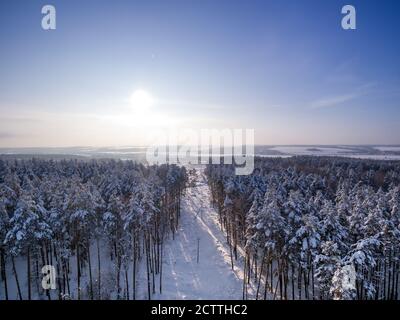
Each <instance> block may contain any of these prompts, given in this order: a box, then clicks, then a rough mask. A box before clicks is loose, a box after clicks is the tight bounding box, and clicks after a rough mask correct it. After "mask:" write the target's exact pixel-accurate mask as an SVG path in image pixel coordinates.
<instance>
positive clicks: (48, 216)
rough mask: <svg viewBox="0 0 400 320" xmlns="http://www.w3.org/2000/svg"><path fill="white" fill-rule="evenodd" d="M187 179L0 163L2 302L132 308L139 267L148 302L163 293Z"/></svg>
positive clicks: (172, 171) (161, 172)
mask: <svg viewBox="0 0 400 320" xmlns="http://www.w3.org/2000/svg"><path fill="white" fill-rule="evenodd" d="M186 179H187V175H186V169H185V168H184V167H177V166H174V165H162V166H151V167H148V166H144V165H142V164H136V163H134V162H132V161H114V160H107V161H101V160H98V161H96V160H91V161H77V160H68V161H66V160H63V161H52V160H37V159H36V160H35V159H33V160H18V161H17V160H15V161H12V160H9V161H3V160H0V250H1V263H0V271H1V277H0V279H1V281H0V282H1V290H0V299H3V300H4V299H6V300H7V299H135V298H136V297H135V295H136V291H137V290H136V284H137V283H138V280H137V279H136V277H137V269H138V268H137V266H138V264H142V265H144V270H145V278H144V279H142V280H141V285H142V286H143V287H146V289H147V290H146V292H147V298H149V299H150V298H151V296H152V295H153V294H154V293H155V292H156V291H160V292H161V291H162V283H163V282H162V271H163V269H162V267H163V247H164V245H163V243H164V240H165V239H166V238H168V237H169V236H172V237H174V235H175V232H176V230H177V227H178V221H179V216H180V199H181V197H182V194H183V192H184V189H185V184H186ZM44 265H53V266H55V268H56V270H57V275H58V276H57V290H43V288H42V285H41V281H42V278H43V274H42V273H41V268H42V266H44ZM128 270H131V271H130V272H131V274H129V275H128ZM130 279H131V281H129V280H130ZM156 279H157V280H156ZM10 287H13V288H15V290H10ZM12 291H13V292H16V293H15V295H16V296H15V295H14V293H12Z"/></svg>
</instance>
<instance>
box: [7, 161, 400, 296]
mask: <svg viewBox="0 0 400 320" xmlns="http://www.w3.org/2000/svg"><path fill="white" fill-rule="evenodd" d="M0 249H1V251H0V253H1V256H0V257H1V259H0V262H1V263H0V300H5V299H23V300H25V299H94V300H97V299H127V300H130V299H188V298H192V299H193V298H194V299H258V300H264V299H265V300H270V299H275V300H277V299H318V300H319V299H323V300H326V299H360V300H365V299H399V298H400V297H399V289H400V284H399V276H400V166H399V162H398V161H377V160H368V159H364V160H357V159H350V158H340V157H316V156H311V157H310V156H297V157H291V158H263V157H257V158H256V159H255V170H254V172H253V174H251V175H248V176H238V175H235V167H234V166H233V165H211V164H210V165H207V166H188V167H186V168H185V167H179V166H175V165H161V166H146V165H143V164H140V163H135V162H133V161H130V160H129V161H120V160H86V161H82V160H57V161H54V160H39V159H31V160H12V159H7V160H1V159H0ZM44 265H53V266H54V267H55V268H56V273H57V277H56V289H53V290H45V289H43V287H42V278H43V274H42V272H41V268H42V266H44Z"/></svg>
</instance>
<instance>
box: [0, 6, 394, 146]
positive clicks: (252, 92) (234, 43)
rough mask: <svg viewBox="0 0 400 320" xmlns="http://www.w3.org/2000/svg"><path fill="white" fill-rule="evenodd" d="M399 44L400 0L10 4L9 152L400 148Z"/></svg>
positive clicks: (5, 43) (3, 17)
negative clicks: (346, 16)
mask: <svg viewBox="0 0 400 320" xmlns="http://www.w3.org/2000/svg"><path fill="white" fill-rule="evenodd" d="M45 4H52V5H54V6H55V7H56V10H57V29H56V30H52V31H44V30H43V29H42V28H41V19H42V14H41V8H42V6H43V5H45ZM345 4H353V5H354V6H355V8H356V10H357V30H349V31H345V30H343V29H342V28H341V18H342V14H341V8H342V6H343V5H345ZM399 39H400V1H398V0H393V1H382V0H379V1H378V0H370V1H365V0H364V1H355V0H346V1H337V0H319V1H316V0H315V1H311V0H303V1H300V0H290V1H288V0H276V1H268V0H264V1H253V0H246V1H244V0H243V1H242V0H230V1H224V0H210V1H207V0H201V1H200V0H186V1H183V0H182V1H175V0H162V1H161V0H160V1H151V0H146V1H144V0H143V1H133V0H129V1H128V0H126V1H122V0H114V1H111V0H110V1H103V0H93V1H72V0H68V1H67V0H46V1H35V0H29V1H26V0H2V1H0V147H29V146H78V145H80V146H83V145H93V146H104V145H108V146H110V145H137V144H147V143H148V142H149V141H148V139H149V136H150V133H151V132H152V131H153V130H154V129H155V128H164V127H180V128H195V129H199V128H254V129H255V130H256V131H255V132H256V142H257V143H259V144H400V103H399V101H400V59H399V57H400V41H399Z"/></svg>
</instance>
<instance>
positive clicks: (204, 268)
mask: <svg viewBox="0 0 400 320" xmlns="http://www.w3.org/2000/svg"><path fill="white" fill-rule="evenodd" d="M197 174H198V179H197V183H196V186H195V187H192V188H189V189H188V190H187V193H186V196H185V197H184V199H183V200H182V213H181V220H180V227H179V230H178V232H177V234H176V235H175V240H172V239H170V240H168V243H167V244H166V245H165V252H164V265H163V292H162V294H156V295H154V296H153V297H152V298H153V299H161V300H169V299H194V300H196V299H211V300H217V299H236V300H239V299H242V286H243V282H242V279H243V268H242V260H243V259H242V257H240V258H239V260H238V261H235V262H234V265H235V266H234V270H233V271H232V269H231V263H230V254H229V253H230V251H229V247H228V244H227V243H226V240H225V236H224V234H223V233H222V231H221V230H220V228H219V225H218V213H217V212H216V211H215V209H214V208H212V206H211V204H210V203H211V202H210V197H211V195H210V190H209V188H208V185H207V182H206V179H205V176H204V175H203V173H202V172H200V171H197ZM198 239H199V249H200V250H199V252H200V254H199V257H200V259H199V263H197V241H198ZM143 269H144V268H143ZM142 277H143V280H142V281H138V283H140V284H141V287H140V291H141V292H140V295H139V297H140V298H142V299H146V297H147V287H146V285H145V283H146V281H145V280H144V279H145V275H144V274H143V275H142ZM251 292H253V289H252V288H250V290H249V294H251Z"/></svg>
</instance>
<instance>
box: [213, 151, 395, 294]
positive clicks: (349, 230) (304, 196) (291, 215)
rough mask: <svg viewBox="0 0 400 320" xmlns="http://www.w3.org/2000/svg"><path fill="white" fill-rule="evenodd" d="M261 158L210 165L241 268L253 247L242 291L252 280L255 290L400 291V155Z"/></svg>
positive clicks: (221, 213) (220, 209) (221, 217)
mask: <svg viewBox="0 0 400 320" xmlns="http://www.w3.org/2000/svg"><path fill="white" fill-rule="evenodd" d="M255 168H256V169H255V171H254V172H253V174H252V175H250V176H235V174H234V167H233V166H232V165H209V166H208V167H207V169H206V174H207V176H208V183H209V186H210V188H211V193H212V202H213V204H214V206H215V207H216V208H217V211H218V214H219V220H220V224H221V226H223V230H224V232H225V234H226V239H227V242H228V244H229V247H230V259H231V264H232V268H233V267H234V264H235V263H237V262H238V261H239V260H240V259H241V255H240V254H239V251H240V248H244V251H245V253H244V259H245V266H244V276H243V292H242V294H243V299H247V298H252V296H249V294H248V288H249V287H250V286H251V285H252V284H255V286H256V294H255V296H253V298H255V299H399V275H400V269H399V267H400V166H399V162H389V161H375V160H352V159H345V158H330V157H293V158H286V159H282V158H257V159H256V164H255ZM352 278H353V279H352ZM352 281H353V282H352ZM352 284H353V285H352Z"/></svg>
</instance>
